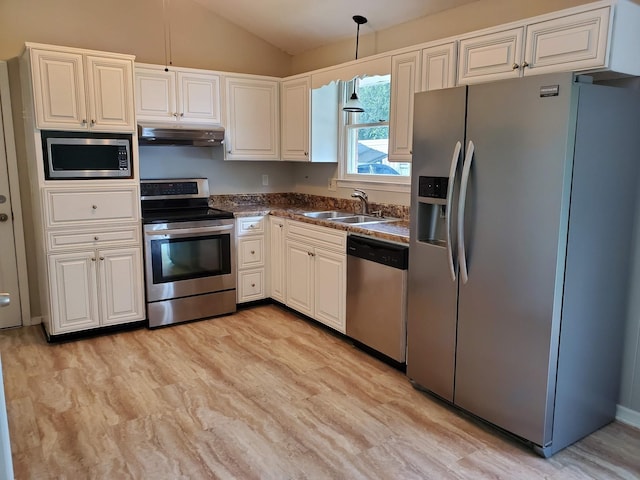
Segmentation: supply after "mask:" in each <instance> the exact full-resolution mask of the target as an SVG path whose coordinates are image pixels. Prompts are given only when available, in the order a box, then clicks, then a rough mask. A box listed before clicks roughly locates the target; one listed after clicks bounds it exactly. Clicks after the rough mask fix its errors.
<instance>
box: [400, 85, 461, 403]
mask: <svg viewBox="0 0 640 480" xmlns="http://www.w3.org/2000/svg"><path fill="white" fill-rule="evenodd" d="M466 99H467V89H466V87H459V88H452V89H445V90H436V91H433V92H425V93H419V94H416V96H415V109H414V131H413V164H412V167H411V168H412V175H411V176H412V187H411V188H412V195H411V215H410V218H411V229H410V230H411V237H410V248H409V272H408V277H409V282H408V320H407V322H408V325H407V342H408V347H407V375H408V376H409V378H410V379H411V380H413V381H414V382H415V383H416V384H418V385H419V386H421V387H424V388H426V389H428V390H430V391H431V392H433V393H435V394H437V395H439V396H440V397H442V398H445V399H446V400H448V401H453V377H454V367H455V347H456V315H457V300H458V281H457V265H456V263H454V262H452V260H453V259H452V254H453V256H455V250H454V251H453V252H450V251H449V250H448V248H447V244H449V246H451V247H453V248H455V244H456V237H455V230H454V229H452V231H451V234H452V235H451V236H450V238H449V239H448V240H447V235H446V232H444V231H443V229H446V225H447V221H446V220H447V219H446V218H444V217H443V215H444V214H446V211H447V208H446V207H447V205H446V202H445V201H442V202H441V203H430V202H434V200H433V199H429V198H422V197H419V196H418V183H419V178H420V177H421V176H428V177H448V176H449V174H450V172H451V164H452V160H453V157H454V150H455V147H456V144H457V143H458V142H460V145H464V140H465V139H464V135H465V130H464V129H465V113H466ZM463 154H464V152H463V151H460V153H459V155H460V158H461V157H462V156H463ZM456 160H457V159H456ZM454 161H455V160H454ZM460 168H461V159H460ZM457 177H459V169H458V174H457ZM454 183H455V188H454V190H453V193H454V194H455V195H454V197H456V198H457V187H458V184H459V182H457V181H456V182H454ZM456 205H457V204H453V205H451V206H450V207H451V209H450V210H451V211H452V212H455V211H456V208H455V207H456ZM451 225H452V226H453V225H455V218H453V219H451ZM452 270H453V273H454V274H455V275H456V277H455V278H453V275H452Z"/></svg>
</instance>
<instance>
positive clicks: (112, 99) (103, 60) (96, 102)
mask: <svg viewBox="0 0 640 480" xmlns="http://www.w3.org/2000/svg"><path fill="white" fill-rule="evenodd" d="M86 66H87V89H88V93H89V96H88V99H89V124H90V127H91V128H93V129H96V130H103V131H118V132H133V131H134V130H135V117H134V109H133V62H132V61H131V60H121V59H117V58H108V57H98V56H93V55H87V57H86Z"/></svg>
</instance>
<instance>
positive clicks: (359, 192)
mask: <svg viewBox="0 0 640 480" xmlns="http://www.w3.org/2000/svg"><path fill="white" fill-rule="evenodd" d="M352 196H354V197H356V196H361V197H362V198H364V199H365V200H366V199H367V198H368V197H367V193H366V192H365V191H364V190H360V189H359V188H354V189H353V195H352Z"/></svg>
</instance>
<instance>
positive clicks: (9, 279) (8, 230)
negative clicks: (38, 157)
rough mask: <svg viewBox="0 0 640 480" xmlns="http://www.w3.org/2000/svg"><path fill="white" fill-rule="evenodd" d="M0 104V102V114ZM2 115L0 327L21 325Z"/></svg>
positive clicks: (0, 163)
mask: <svg viewBox="0 0 640 480" xmlns="http://www.w3.org/2000/svg"><path fill="white" fill-rule="evenodd" d="M1 109H2V106H1V104H0V113H1ZM2 119H3V115H0V245H2V248H0V292H2V293H8V294H9V295H10V300H11V302H10V304H9V305H6V306H5V307H4V308H0V328H7V327H18V326H20V325H22V319H21V310H20V291H19V285H18V264H17V261H16V244H15V236H14V230H13V218H12V213H11V212H12V209H11V195H10V192H9V170H8V167H7V150H6V144H5V140H4V123H3V120H2Z"/></svg>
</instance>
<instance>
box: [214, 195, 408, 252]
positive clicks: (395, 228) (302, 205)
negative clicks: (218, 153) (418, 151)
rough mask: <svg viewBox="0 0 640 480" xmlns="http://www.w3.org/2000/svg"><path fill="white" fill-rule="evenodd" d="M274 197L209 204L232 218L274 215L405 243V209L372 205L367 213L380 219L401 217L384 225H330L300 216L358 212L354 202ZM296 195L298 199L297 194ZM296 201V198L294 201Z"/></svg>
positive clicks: (219, 199) (228, 199)
mask: <svg viewBox="0 0 640 480" xmlns="http://www.w3.org/2000/svg"><path fill="white" fill-rule="evenodd" d="M276 196H277V198H269V197H272V195H256V196H255V197H256V198H245V197H248V196H247V195H243V196H242V199H241V201H240V202H238V196H213V197H211V202H210V205H211V206H213V207H215V208H221V209H224V210H227V211H230V212H233V214H234V215H235V216H236V217H250V216H260V215H274V216H278V217H282V218H289V219H291V220H296V221H299V222H304V223H309V224H312V225H321V226H323V227H329V228H334V229H336V230H342V231H345V232H348V233H355V234H360V235H367V236H371V237H374V238H379V239H382V240H389V241H393V242H400V243H409V221H408V219H407V218H406V214H408V208H407V207H404V206H389V205H380V204H374V205H372V206H370V211H374V210H382V214H383V215H384V216H389V217H394V218H401V220H399V221H394V222H388V223H373V224H368V225H366V226H365V225H349V224H344V223H338V222H332V221H331V220H324V219H316V218H310V217H306V216H304V213H306V212H316V211H323V210H343V211H349V212H359V210H358V206H359V205H358V203H356V202H353V201H351V200H339V201H338V203H339V204H338V205H336V202H328V203H329V204H327V203H324V202H322V199H325V198H327V197H316V196H305V197H313V198H311V201H308V202H307V201H304V200H306V199H304V198H303V199H302V201H296V199H293V200H292V199H291V198H284V196H283V194H276ZM296 196H297V197H299V195H296ZM251 200H253V202H252V201H251ZM297 200H300V199H299V198H298V199H297ZM345 202H346V204H345ZM378 207H381V208H378ZM403 217H404V218H403Z"/></svg>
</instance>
